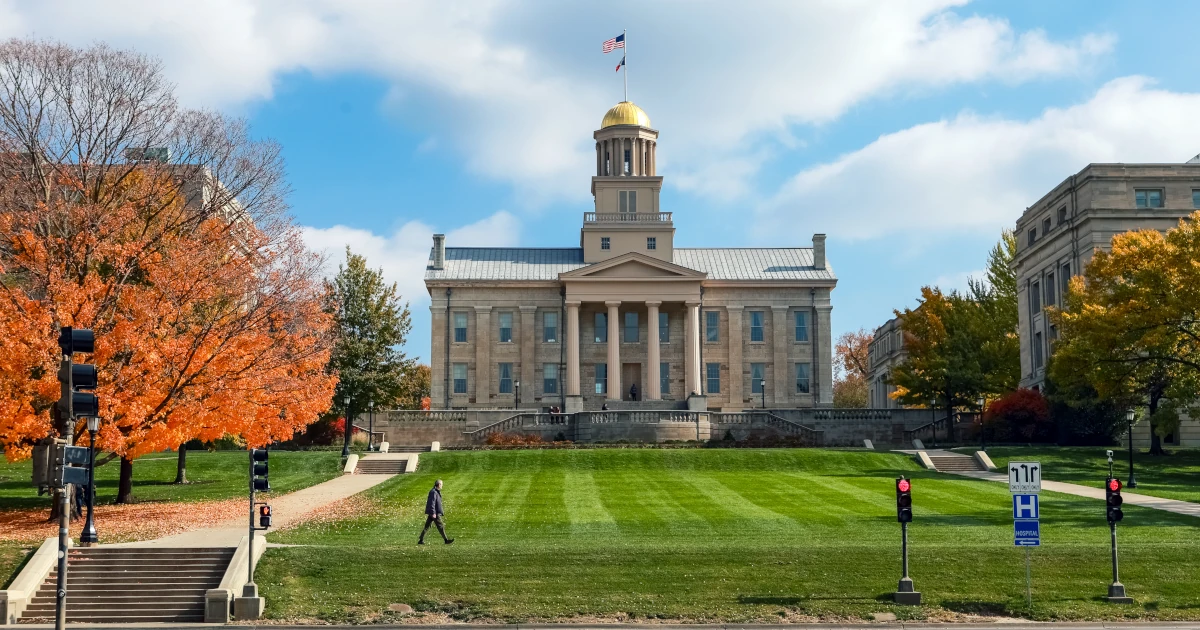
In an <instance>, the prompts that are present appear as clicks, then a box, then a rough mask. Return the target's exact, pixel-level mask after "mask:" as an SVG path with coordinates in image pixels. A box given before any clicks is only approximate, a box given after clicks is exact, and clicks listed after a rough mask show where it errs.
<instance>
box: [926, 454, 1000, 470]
mask: <svg viewBox="0 0 1200 630" xmlns="http://www.w3.org/2000/svg"><path fill="white" fill-rule="evenodd" d="M929 461H931V462H933V467H934V468H936V469H937V471H938V472H967V471H977V470H987V469H986V468H984V467H983V466H980V465H979V462H978V461H976V460H975V458H974V457H970V456H968V455H930V456H929Z"/></svg>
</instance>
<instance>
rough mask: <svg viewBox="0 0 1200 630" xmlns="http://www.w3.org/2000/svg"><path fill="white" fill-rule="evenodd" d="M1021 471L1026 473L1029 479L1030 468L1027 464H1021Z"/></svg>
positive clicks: (1026, 477)
mask: <svg viewBox="0 0 1200 630" xmlns="http://www.w3.org/2000/svg"><path fill="white" fill-rule="evenodd" d="M1021 471H1022V472H1024V473H1025V481H1029V469H1028V468H1027V467H1026V466H1025V464H1021ZM1018 479H1019V477H1018Z"/></svg>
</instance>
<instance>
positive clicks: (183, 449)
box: [175, 444, 188, 483]
mask: <svg viewBox="0 0 1200 630" xmlns="http://www.w3.org/2000/svg"><path fill="white" fill-rule="evenodd" d="M187 482H188V480H187V444H180V445H179V463H178V464H176V466H175V483H187Z"/></svg>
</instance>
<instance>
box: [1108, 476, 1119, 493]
mask: <svg viewBox="0 0 1200 630" xmlns="http://www.w3.org/2000/svg"><path fill="white" fill-rule="evenodd" d="M1108 491H1109V492H1120V491H1121V480H1120V479H1109V480H1108Z"/></svg>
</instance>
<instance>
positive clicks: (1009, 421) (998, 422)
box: [983, 388, 1055, 442]
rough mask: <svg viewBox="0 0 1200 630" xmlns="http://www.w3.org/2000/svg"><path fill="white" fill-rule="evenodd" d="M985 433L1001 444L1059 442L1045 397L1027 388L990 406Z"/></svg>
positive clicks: (986, 416) (984, 419) (984, 427)
mask: <svg viewBox="0 0 1200 630" xmlns="http://www.w3.org/2000/svg"><path fill="white" fill-rule="evenodd" d="M983 431H984V432H985V433H986V435H987V436H988V437H990V438H991V439H993V440H996V441H1000V442H1004V441H1014V442H1053V441H1054V438H1055V430H1054V423H1053V422H1051V420H1050V406H1049V404H1047V402H1046V398H1045V396H1042V394H1041V393H1040V392H1038V391H1036V390H1032V389H1024V388H1022V389H1018V390H1016V391H1014V392H1011V393H1009V394H1006V395H1005V396H1003V397H1002V398H1000V399H999V400H995V401H993V402H992V403H991V404H989V405H988V406H987V410H986V411H985V412H984V414H983Z"/></svg>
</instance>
